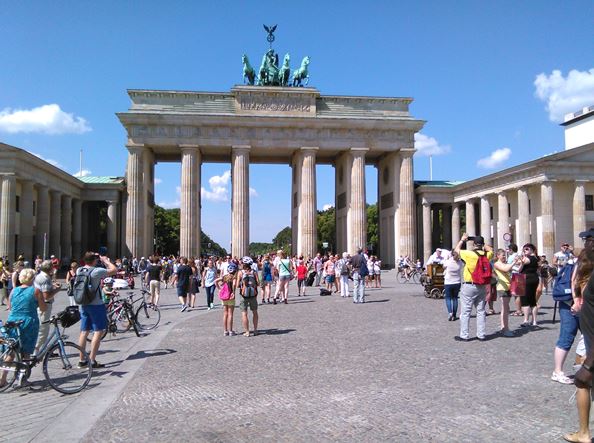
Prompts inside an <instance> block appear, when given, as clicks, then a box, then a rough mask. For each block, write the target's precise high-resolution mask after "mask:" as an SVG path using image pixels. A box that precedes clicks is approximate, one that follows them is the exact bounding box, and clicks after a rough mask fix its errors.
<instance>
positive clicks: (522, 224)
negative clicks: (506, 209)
mask: <svg viewBox="0 0 594 443" xmlns="http://www.w3.org/2000/svg"><path fill="white" fill-rule="evenodd" d="M516 239H517V242H516V244H517V245H518V248H521V247H522V245H525V244H526V243H529V242H530V200H529V198H528V189H527V188H526V187H521V188H520V189H518V233H517V235H516Z"/></svg>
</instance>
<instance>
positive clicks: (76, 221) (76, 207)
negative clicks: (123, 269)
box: [37, 198, 119, 261]
mask: <svg viewBox="0 0 594 443" xmlns="http://www.w3.org/2000/svg"><path fill="white" fill-rule="evenodd" d="M37 207H39V203H38V204H37ZM115 252H116V251H109V254H110V255H111V256H112V257H113V256H115V254H114V253H115ZM82 253H83V251H82V200H80V199H78V198H75V199H73V200H72V258H73V259H74V260H77V261H78V260H79V259H80V257H82ZM112 254H113V255H112ZM118 255H119V254H118Z"/></svg>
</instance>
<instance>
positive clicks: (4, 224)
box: [0, 175, 16, 263]
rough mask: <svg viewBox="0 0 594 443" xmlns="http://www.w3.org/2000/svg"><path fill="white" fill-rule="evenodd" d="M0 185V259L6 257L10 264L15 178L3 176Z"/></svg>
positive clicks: (12, 255)
mask: <svg viewBox="0 0 594 443" xmlns="http://www.w3.org/2000/svg"><path fill="white" fill-rule="evenodd" d="M0 184H1V185H2V191H1V192H2V193H1V194H0V257H8V259H9V260H10V262H11V263H12V262H13V261H14V259H15V257H14V247H15V244H14V240H15V237H14V236H15V214H16V178H15V176H14V175H3V176H1V180H0Z"/></svg>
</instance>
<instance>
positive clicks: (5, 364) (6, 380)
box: [0, 349, 21, 392]
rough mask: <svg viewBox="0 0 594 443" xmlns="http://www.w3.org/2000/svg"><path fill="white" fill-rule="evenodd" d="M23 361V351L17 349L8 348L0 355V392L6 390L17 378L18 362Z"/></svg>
mask: <svg viewBox="0 0 594 443" xmlns="http://www.w3.org/2000/svg"><path fill="white" fill-rule="evenodd" d="M20 362H21V353H20V352H18V351H17V350H16V349H6V351H4V352H3V353H2V355H0V392H4V391H6V390H7V389H8V388H10V387H11V386H12V384H13V383H14V381H15V380H16V379H17V375H18V371H17V369H16V368H17V364H18V363H20Z"/></svg>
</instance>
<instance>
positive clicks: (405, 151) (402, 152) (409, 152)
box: [398, 149, 415, 158]
mask: <svg viewBox="0 0 594 443" xmlns="http://www.w3.org/2000/svg"><path fill="white" fill-rule="evenodd" d="M398 152H399V153H400V156H401V157H402V158H411V157H412V156H413V155H415V150H414V149H401V150H400V151H398Z"/></svg>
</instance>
